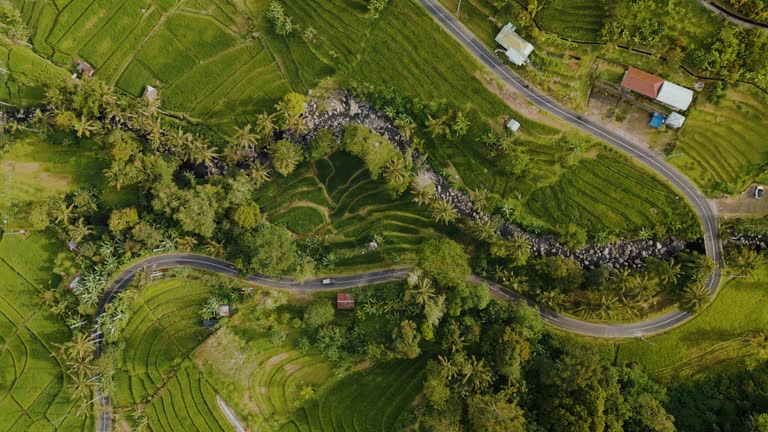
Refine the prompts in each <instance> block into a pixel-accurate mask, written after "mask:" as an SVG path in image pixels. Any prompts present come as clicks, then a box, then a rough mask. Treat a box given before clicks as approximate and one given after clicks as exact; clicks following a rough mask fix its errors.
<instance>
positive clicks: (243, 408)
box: [192, 286, 425, 432]
mask: <svg viewBox="0 0 768 432" xmlns="http://www.w3.org/2000/svg"><path fill="white" fill-rule="evenodd" d="M377 288H379V287H378V286H377ZM326 297H327V296H326ZM250 308H251V307H250V306H248V305H245V306H244V307H243V310H242V311H241V312H239V313H238V314H237V315H235V316H234V317H233V318H232V319H231V320H230V321H229V322H228V323H227V325H226V326H225V327H224V328H223V329H221V330H219V331H218V332H217V333H216V334H215V335H214V336H212V337H211V338H209V339H208V340H207V341H206V342H205V343H204V344H203V345H201V347H200V348H199V349H198V350H197V351H196V352H195V353H194V354H193V356H192V357H193V360H194V362H195V364H196V365H197V366H198V368H199V369H200V370H201V371H203V372H204V374H205V376H206V377H208V378H209V379H210V380H211V382H212V383H214V385H215V387H216V388H217V389H219V390H220V391H221V395H222V397H224V399H225V400H227V401H228V402H229V403H230V405H231V406H232V408H233V409H234V410H235V411H237V413H238V414H239V416H240V418H241V419H242V420H243V421H244V422H245V423H247V425H248V426H249V427H250V428H251V429H252V430H276V431H284V432H288V431H329V430H338V431H390V430H397V427H396V425H397V422H398V419H399V418H400V417H401V416H402V415H403V414H404V413H406V412H407V411H408V408H409V407H410V406H411V405H412V403H413V402H414V400H415V399H416V396H417V395H418V393H419V392H420V391H421V386H422V382H423V373H424V366H425V360H424V359H417V360H408V361H404V360H396V361H386V362H382V363H380V364H377V365H374V366H370V365H367V364H360V365H358V366H357V367H356V368H354V370H353V371H352V372H350V373H348V374H347V375H346V376H345V377H343V378H339V376H338V375H337V374H336V373H335V372H334V370H333V365H332V364H331V363H329V362H328V361H326V360H324V359H323V357H322V356H321V355H320V354H319V353H318V352H316V351H315V349H309V350H306V351H298V350H296V349H295V348H294V346H295V344H296V340H297V338H298V337H299V336H300V332H301V331H300V330H299V329H296V328H295V327H294V326H292V325H291V326H285V325H280V324H278V323H276V322H274V321H271V322H269V321H267V322H265V321H264V314H263V313H258V312H257V313H253V315H251V312H250ZM278 312H279V314H290V316H291V317H295V316H297V314H296V306H295V305H293V304H289V305H288V306H286V307H284V308H281V309H279V310H278ZM298 316H300V314H298ZM337 319H338V320H340V321H345V322H348V321H349V320H352V319H355V320H357V319H358V318H356V317H353V314H351V313H348V314H344V313H337ZM368 324H371V325H374V324H372V323H366V324H361V325H362V326H363V327H365V328H368V327H367V325H368ZM374 327H375V325H374ZM268 328H272V329H275V328H281V329H283V330H284V331H285V332H286V339H285V341H284V342H278V343H276V342H275V341H274V340H272V338H271V337H270V331H268ZM307 387H311V388H312V389H313V390H314V396H312V397H306V396H305V395H302V390H304V389H306V388H307Z"/></svg>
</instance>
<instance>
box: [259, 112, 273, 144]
mask: <svg viewBox="0 0 768 432" xmlns="http://www.w3.org/2000/svg"><path fill="white" fill-rule="evenodd" d="M276 129H277V124H275V114H268V113H265V112H263V113H261V114H257V115H256V133H257V134H258V135H259V136H260V137H261V138H262V139H263V140H267V141H269V140H271V139H272V134H273V133H274V132H275V130H276Z"/></svg>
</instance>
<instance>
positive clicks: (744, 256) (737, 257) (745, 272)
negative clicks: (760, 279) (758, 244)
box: [730, 247, 762, 277]
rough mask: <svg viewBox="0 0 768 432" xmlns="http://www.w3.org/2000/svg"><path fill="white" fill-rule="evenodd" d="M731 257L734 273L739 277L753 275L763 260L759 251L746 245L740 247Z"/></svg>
mask: <svg viewBox="0 0 768 432" xmlns="http://www.w3.org/2000/svg"><path fill="white" fill-rule="evenodd" d="M730 258H731V259H730V261H731V262H730V266H731V269H733V274H734V275H736V276H739V277H750V276H752V274H753V273H754V271H755V268H758V267H759V266H760V263H761V262H762V256H761V255H760V254H759V253H757V251H755V250H753V249H749V248H746V247H745V248H741V249H739V251H738V252H736V253H734V254H733V255H732V256H731V257H730Z"/></svg>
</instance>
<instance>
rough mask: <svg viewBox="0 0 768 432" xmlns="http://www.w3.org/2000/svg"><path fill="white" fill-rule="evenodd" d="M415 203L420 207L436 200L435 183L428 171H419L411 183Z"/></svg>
mask: <svg viewBox="0 0 768 432" xmlns="http://www.w3.org/2000/svg"><path fill="white" fill-rule="evenodd" d="M411 193H412V194H413V201H414V202H416V204H418V205H420V206H421V205H427V204H430V203H431V202H432V201H434V199H435V195H436V192H435V183H434V180H433V179H432V176H430V175H429V173H428V172H426V171H419V173H418V174H416V177H414V179H413V181H412V182H411Z"/></svg>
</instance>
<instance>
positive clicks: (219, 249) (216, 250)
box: [205, 240, 226, 257]
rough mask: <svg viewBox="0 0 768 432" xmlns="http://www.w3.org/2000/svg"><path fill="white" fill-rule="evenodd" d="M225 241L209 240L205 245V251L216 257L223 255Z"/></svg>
mask: <svg viewBox="0 0 768 432" xmlns="http://www.w3.org/2000/svg"><path fill="white" fill-rule="evenodd" d="M225 252H226V251H225V249H224V243H223V242H217V241H214V240H208V243H206V245H205V253H207V254H208V255H211V256H215V257H222V256H224V254H225Z"/></svg>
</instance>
